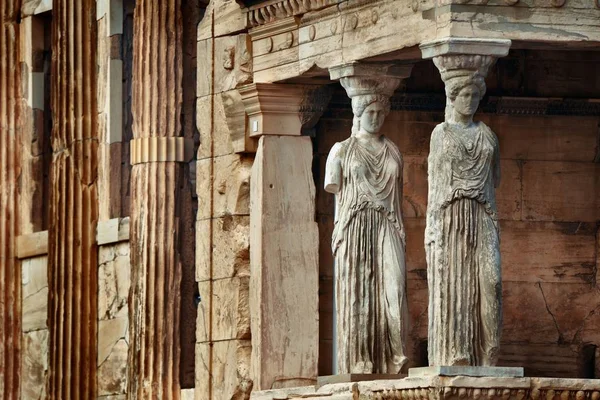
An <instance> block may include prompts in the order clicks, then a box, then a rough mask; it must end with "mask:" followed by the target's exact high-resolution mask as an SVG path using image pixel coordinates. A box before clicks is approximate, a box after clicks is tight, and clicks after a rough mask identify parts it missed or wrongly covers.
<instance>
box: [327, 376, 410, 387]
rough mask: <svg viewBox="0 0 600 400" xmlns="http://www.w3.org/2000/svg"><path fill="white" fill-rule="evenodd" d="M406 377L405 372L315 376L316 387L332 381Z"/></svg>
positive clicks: (364, 380) (363, 380)
mask: <svg viewBox="0 0 600 400" xmlns="http://www.w3.org/2000/svg"><path fill="white" fill-rule="evenodd" d="M402 378H406V374H395V375H394V374H339V375H325V376H319V377H318V378H317V388H320V387H321V386H325V385H330V384H333V383H349V382H367V381H381V380H392V379H402Z"/></svg>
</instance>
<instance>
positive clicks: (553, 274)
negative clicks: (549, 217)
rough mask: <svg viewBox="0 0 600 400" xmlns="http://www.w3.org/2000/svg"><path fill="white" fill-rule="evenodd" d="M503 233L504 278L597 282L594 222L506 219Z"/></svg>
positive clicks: (501, 227) (530, 280) (516, 280)
mask: <svg viewBox="0 0 600 400" xmlns="http://www.w3.org/2000/svg"><path fill="white" fill-rule="evenodd" d="M500 235H501V242H500V253H501V255H502V280H503V281H504V282H507V281H514V282H531V283H536V282H554V283H587V284H595V282H596V225H595V224H593V223H587V224H585V223H577V222H574V223H570V222H536V221H503V222H502V223H501V224H500Z"/></svg>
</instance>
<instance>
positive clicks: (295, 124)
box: [238, 83, 331, 137]
mask: <svg viewBox="0 0 600 400" xmlns="http://www.w3.org/2000/svg"><path fill="white" fill-rule="evenodd" d="M238 90H239V93H240V95H241V97H242V102H243V103H244V106H245V108H246V114H247V115H248V126H247V131H248V133H247V134H248V136H249V137H258V136H262V135H301V134H302V133H303V132H306V131H307V130H309V129H311V128H313V127H314V125H315V124H316V123H317V121H318V119H319V117H320V116H321V115H322V114H323V112H324V111H325V108H326V107H327V104H328V103H329V99H330V98H331V89H330V88H329V87H327V86H318V85H287V84H271V83H256V84H251V85H247V86H243V87H241V88H239V89H238Z"/></svg>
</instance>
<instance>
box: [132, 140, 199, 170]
mask: <svg viewBox="0 0 600 400" xmlns="http://www.w3.org/2000/svg"><path fill="white" fill-rule="evenodd" d="M129 146H130V149H131V164H132V165H133V164H141V163H147V162H168V161H174V162H184V163H186V162H189V161H190V160H192V158H194V141H193V140H192V139H186V138H184V137H156V136H150V137H142V138H137V139H132V140H131V142H130V144H129Z"/></svg>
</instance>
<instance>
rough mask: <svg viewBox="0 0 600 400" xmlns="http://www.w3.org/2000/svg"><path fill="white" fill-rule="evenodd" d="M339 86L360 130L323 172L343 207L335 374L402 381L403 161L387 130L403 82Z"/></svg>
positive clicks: (336, 247)
mask: <svg viewBox="0 0 600 400" xmlns="http://www.w3.org/2000/svg"><path fill="white" fill-rule="evenodd" d="M382 79H383V78H382ZM341 82H342V85H343V86H344V87H345V88H346V91H347V93H348V95H349V96H350V97H351V99H352V111H353V113H354V122H353V127H352V133H351V135H350V137H349V138H348V139H347V140H344V141H343V142H340V143H336V144H335V145H334V146H333V148H332V149H331V152H330V153H329V157H328V159H327V165H326V171H325V190H327V191H328V192H330V193H334V194H335V197H336V207H337V208H336V222H335V228H334V232H333V238H332V248H333V253H334V256H335V276H336V292H335V299H336V318H337V320H336V328H337V332H336V344H337V373H338V374H343V373H358V374H364V373H380V374H382V373H383V374H386V373H387V374H396V373H399V372H400V370H401V368H402V366H403V365H404V364H405V363H406V361H407V357H406V356H405V337H406V330H407V329H406V325H407V320H408V309H407V300H406V285H405V281H406V267H405V262H404V250H405V242H404V235H405V234H404V226H403V224H402V211H401V204H402V156H401V154H400V151H399V150H398V147H396V145H395V144H394V143H393V142H392V141H390V140H389V139H387V138H386V137H385V136H384V135H382V133H381V127H382V125H383V122H384V119H385V117H386V115H387V114H388V113H389V111H390V101H389V97H390V95H391V94H392V93H393V91H394V89H395V88H396V86H397V85H398V80H395V81H394V80H392V81H389V82H385V81H375V80H373V79H370V80H364V79H362V80H361V79H359V78H342V79H341Z"/></svg>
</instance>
